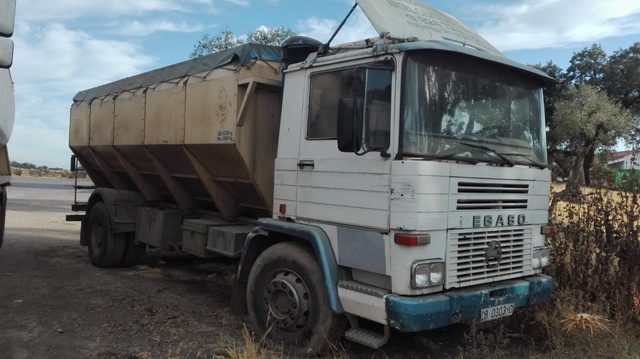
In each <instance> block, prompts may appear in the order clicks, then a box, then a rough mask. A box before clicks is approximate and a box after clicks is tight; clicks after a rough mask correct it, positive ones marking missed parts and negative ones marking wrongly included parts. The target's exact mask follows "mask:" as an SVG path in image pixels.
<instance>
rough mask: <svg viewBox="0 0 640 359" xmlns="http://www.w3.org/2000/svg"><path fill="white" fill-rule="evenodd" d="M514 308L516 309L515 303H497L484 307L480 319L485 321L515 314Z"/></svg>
mask: <svg viewBox="0 0 640 359" xmlns="http://www.w3.org/2000/svg"><path fill="white" fill-rule="evenodd" d="M513 309H514V306H513V303H511V304H502V305H497V306H495V307H491V308H486V309H482V310H481V311H480V321H481V322H484V321H487V320H493V319H498V318H502V317H508V316H510V315H511V314H513Z"/></svg>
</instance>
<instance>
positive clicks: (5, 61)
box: [0, 37, 13, 69]
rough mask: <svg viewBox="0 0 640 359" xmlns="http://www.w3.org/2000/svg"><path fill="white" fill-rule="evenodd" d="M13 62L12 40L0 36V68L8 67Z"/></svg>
mask: <svg viewBox="0 0 640 359" xmlns="http://www.w3.org/2000/svg"><path fill="white" fill-rule="evenodd" d="M12 63H13V41H12V40H11V39H7V38H5V37H0V69H8V68H10V67H11V65H12Z"/></svg>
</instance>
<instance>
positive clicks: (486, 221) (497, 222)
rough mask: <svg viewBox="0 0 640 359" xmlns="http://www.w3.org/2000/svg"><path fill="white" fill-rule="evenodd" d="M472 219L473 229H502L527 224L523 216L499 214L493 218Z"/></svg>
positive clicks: (475, 217) (480, 217)
mask: <svg viewBox="0 0 640 359" xmlns="http://www.w3.org/2000/svg"><path fill="white" fill-rule="evenodd" d="M472 219H473V226H474V227H504V226H515V225H518V226H520V225H523V224H526V223H527V217H526V216H525V215H524V214H518V215H516V214H509V215H502V214H499V215H497V216H495V217H494V216H490V215H486V216H473V218H472Z"/></svg>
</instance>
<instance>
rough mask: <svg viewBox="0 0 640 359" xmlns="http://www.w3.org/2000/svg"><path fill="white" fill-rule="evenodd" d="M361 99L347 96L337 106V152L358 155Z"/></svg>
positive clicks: (361, 112)
mask: <svg viewBox="0 0 640 359" xmlns="http://www.w3.org/2000/svg"><path fill="white" fill-rule="evenodd" d="M363 107H364V105H363V101H362V98H359V97H355V96H349V97H345V98H342V99H341V100H340V105H339V106H338V129H337V135H338V150H340V152H354V153H358V151H360V148H361V146H362V122H363V111H362V110H363Z"/></svg>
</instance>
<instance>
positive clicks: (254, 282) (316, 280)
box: [247, 242, 342, 356]
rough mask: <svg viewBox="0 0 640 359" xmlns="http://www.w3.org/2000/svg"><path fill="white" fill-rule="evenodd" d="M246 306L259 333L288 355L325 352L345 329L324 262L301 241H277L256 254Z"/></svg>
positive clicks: (312, 354)
mask: <svg viewBox="0 0 640 359" xmlns="http://www.w3.org/2000/svg"><path fill="white" fill-rule="evenodd" d="M247 306H248V310H249V318H250V320H251V324H252V326H253V329H254V331H255V334H256V335H257V336H258V337H259V338H265V339H266V340H267V342H268V343H269V344H271V345H272V346H274V347H278V346H280V345H282V346H283V347H284V350H285V353H286V354H287V355H295V356H315V355H319V354H322V353H323V352H325V351H326V349H327V348H328V346H329V343H330V342H331V340H333V339H335V337H337V336H339V335H341V334H342V333H340V332H339V327H340V322H341V320H340V318H339V317H338V316H337V315H336V314H334V313H333V312H332V311H331V308H329V299H328V296H327V293H326V290H325V287H324V280H323V276H322V272H321V270H320V266H319V265H318V262H317V261H316V258H315V257H314V256H313V254H312V252H311V251H310V250H309V249H307V248H306V247H303V246H301V245H300V244H298V243H293V242H284V243H279V244H276V245H274V246H272V247H270V248H268V249H267V250H265V251H264V252H263V253H262V254H261V255H260V257H258V259H257V260H256V262H255V263H254V265H253V267H252V268H251V272H250V274H249V280H248V283H247Z"/></svg>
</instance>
